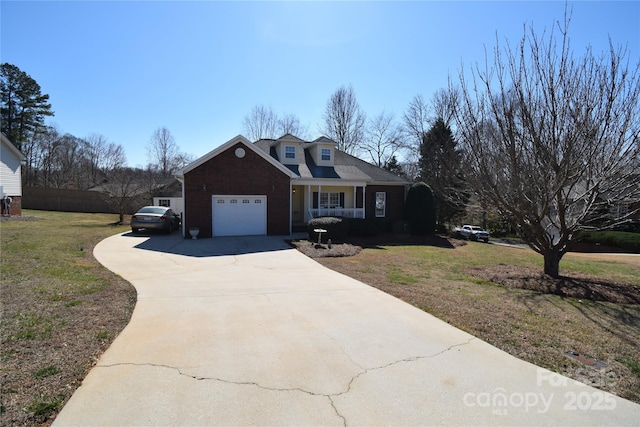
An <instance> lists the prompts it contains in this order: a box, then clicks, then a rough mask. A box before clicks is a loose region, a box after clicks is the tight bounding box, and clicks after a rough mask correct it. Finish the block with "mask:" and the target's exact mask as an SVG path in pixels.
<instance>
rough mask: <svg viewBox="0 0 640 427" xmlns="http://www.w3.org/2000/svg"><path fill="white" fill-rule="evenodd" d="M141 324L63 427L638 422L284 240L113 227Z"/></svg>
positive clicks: (113, 254)
mask: <svg viewBox="0 0 640 427" xmlns="http://www.w3.org/2000/svg"><path fill="white" fill-rule="evenodd" d="M94 253H95V256H96V258H97V259H98V260H99V261H100V262H101V263H102V264H104V265H105V266H106V267H107V268H109V269H110V270H113V271H114V272H116V273H117V274H119V275H121V276H122V277H124V278H125V279H126V280H128V281H129V282H131V283H132V284H133V285H134V286H135V288H136V289H137V291H138V303H137V305H136V308H135V311H134V313H133V316H132V319H131V322H130V323H129V325H128V326H127V327H126V328H125V329H124V331H123V332H122V333H121V334H120V335H119V336H118V337H117V339H116V340H115V342H114V343H113V344H112V346H111V347H110V348H109V349H108V350H107V351H106V352H105V354H104V355H103V356H102V357H101V358H100V360H99V361H98V363H97V365H96V366H95V367H94V368H93V369H92V370H91V372H90V373H89V375H88V376H87V378H86V379H85V380H84V382H83V384H82V386H81V387H80V388H79V389H78V390H77V391H76V392H75V394H74V395H73V397H72V398H71V400H70V401H69V402H68V404H67V405H66V406H65V407H64V408H63V410H62V412H61V413H60V414H59V416H58V417H57V419H56V420H55V422H54V425H57V426H64V425H83V426H89V425H96V426H97V425H100V426H116V425H117V426H125V425H139V426H143V425H144V426H148V425H154V426H156V425H174V426H177V425H179V426H209V425H226V426H230V425H265V426H267V425H268V426H276V425H295V426H299V425H305V426H306V425H322V426H354V425H366V426H374V425H375V426H379V425H402V426H404V425H436V424H437V425H443V424H445V425H462V424H464V425H478V424H482V425H548V424H563V425H618V426H619V425H635V426H638V425H640V405H637V404H634V403H632V402H629V401H626V400H623V399H619V398H617V397H615V396H612V395H610V394H607V393H604V392H601V391H599V390H597V389H594V388H591V387H587V386H583V385H581V384H579V383H576V382H574V381H572V380H569V379H567V378H565V377H562V376H560V375H557V374H552V373H551V372H549V371H546V370H543V369H540V368H538V367H536V366H534V365H531V364H529V363H526V362H523V361H521V360H519V359H516V358H514V357H511V356H510V355H508V354H506V353H504V352H502V351H500V350H498V349H496V348H494V347H492V346H490V345H488V344H487V343H485V342H483V341H481V340H479V339H477V338H474V337H473V336H471V335H469V334H467V333H465V332H462V331H460V330H458V329H456V328H454V327H452V326H450V325H448V324H447V323H444V322H442V321H440V320H438V319H436V318H434V317H433V316H431V315H429V314H427V313H424V312H423V311H421V310H418V309H416V308H414V307H412V306H410V305H408V304H406V303H404V302H402V301H400V300H398V299H396V298H394V297H391V296H389V295H387V294H385V293H383V292H380V291H378V290H376V289H374V288H372V287H369V286H367V285H365V284H363V283H361V282H358V281H356V280H353V279H351V278H348V277H346V276H343V275H341V274H338V273H336V272H333V271H331V270H328V269H326V268H324V267H322V266H321V265H319V264H317V263H316V262H314V261H313V260H311V259H309V258H307V257H305V256H304V255H302V254H301V253H299V252H298V251H296V250H293V249H290V248H288V246H287V245H286V244H285V243H284V242H283V239H282V238H274V237H248V238H216V239H201V240H184V239H182V238H181V237H179V236H177V235H176V236H150V237H144V236H132V235H130V234H123V235H116V236H113V237H110V238H108V239H106V240H104V241H102V242H101V243H100V244H99V245H98V246H96V248H95V251H94Z"/></svg>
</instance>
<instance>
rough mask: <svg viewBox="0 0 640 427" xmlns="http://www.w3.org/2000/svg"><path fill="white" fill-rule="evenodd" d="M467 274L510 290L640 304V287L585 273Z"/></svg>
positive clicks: (505, 268)
mask: <svg viewBox="0 0 640 427" xmlns="http://www.w3.org/2000/svg"><path fill="white" fill-rule="evenodd" d="M465 273H467V274H469V275H470V276H473V277H477V278H479V279H482V280H487V281H490V282H493V283H497V284H499V285H503V286H507V287H510V288H517V289H528V290H532V291H536V292H541V293H547V294H554V295H560V296H562V297H568V298H576V299H586V300H592V301H605V302H613V303H616V304H640V286H634V285H630V284H626V283H619V282H615V281H613V280H606V279H600V278H596V277H592V276H588V275H584V274H575V273H572V274H571V275H564V276H561V277H559V278H557V279H554V278H552V277H550V276H547V275H545V274H542V273H540V269H539V268H532V267H522V266H513V265H505V264H499V265H489V266H483V267H469V268H467V269H466V271H465Z"/></svg>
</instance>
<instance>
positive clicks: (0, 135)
mask: <svg viewBox="0 0 640 427" xmlns="http://www.w3.org/2000/svg"><path fill="white" fill-rule="evenodd" d="M0 139H2V142H4V143H5V144H7V146H8V147H9V150H11V151H12V152H13V154H15V155H16V156H18V158H19V159H20V160H27V158H26V157H25V155H24V154H22V151H20V150H18V147H16V146H15V145H13V142H11V141H9V138H7V137H6V136H5V134H4V133H0Z"/></svg>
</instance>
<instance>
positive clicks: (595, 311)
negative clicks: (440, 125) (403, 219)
mask: <svg viewBox="0 0 640 427" xmlns="http://www.w3.org/2000/svg"><path fill="white" fill-rule="evenodd" d="M294 244H296V245H297V246H301V247H302V248H306V249H308V248H311V247H312V246H310V245H309V243H308V242H304V243H303V242H298V243H296V242H294ZM364 247H365V248H364V249H363V250H362V251H360V252H359V253H357V255H354V256H350V257H321V258H317V259H316V260H317V261H318V262H320V263H321V264H323V265H325V266H327V267H329V268H331V269H334V270H336V271H339V272H341V273H343V274H346V275H349V276H351V277H354V278H356V279H358V280H361V281H363V282H364V283H367V284H369V285H371V286H374V287H376V288H378V289H381V290H382V291H384V292H387V293H389V294H391V295H394V296H396V297H398V298H400V299H402V300H404V301H406V302H408V303H410V304H412V305H414V306H416V307H419V308H420V309H422V310H424V311H427V312H429V313H431V314H433V315H434V316H436V317H438V318H440V319H442V320H444V321H446V322H448V323H450V324H452V325H454V326H456V327H458V328H460V329H462V330H465V331H467V332H469V333H471V334H473V335H475V336H477V337H479V338H481V339H483V340H485V341H487V342H489V343H490V344H492V345H494V346H496V347H498V348H500V349H502V350H504V351H506V352H508V353H510V354H512V355H514V356H516V357H519V358H521V359H524V360H526V361H529V362H531V363H534V364H536V365H539V366H542V367H545V368H548V369H550V370H553V371H556V372H559V373H561V374H563V375H566V376H568V377H571V378H573V379H576V380H578V381H581V382H583V383H586V384H590V385H593V386H595V387H597V388H600V389H602V390H606V391H609V392H611V393H613V394H616V395H618V396H621V397H624V398H626V399H629V400H632V401H634V402H638V403H640V356H639V355H640V257H638V256H630V255H602V254H573V253H572V254H568V255H566V256H565V258H564V259H563V261H562V263H561V273H562V274H563V275H564V277H563V280H561V281H549V280H547V279H546V278H545V277H546V276H545V277H543V275H542V274H541V272H542V258H541V257H540V256H539V255H537V254H535V253H534V252H533V251H531V250H529V249H516V248H511V247H504V246H498V245H490V244H489V245H487V244H484V243H475V242H472V243H468V244H464V243H461V242H460V241H455V240H447V239H435V241H434V239H431V241H426V242H424V244H420V243H419V242H409V243H407V242H405V243H398V244H391V243H390V244H383V243H378V244H367V245H364ZM322 250H324V251H326V249H321V250H320V251H316V255H320V254H321V252H322ZM340 251H342V252H348V250H347V249H346V248H344V247H342V248H340ZM307 252H309V251H308V250H307ZM353 252H354V253H355V252H358V251H357V250H355V251H353ZM309 255H311V256H313V255H314V254H313V252H311V253H309ZM590 298H591V299H590ZM610 301H613V302H610ZM576 355H579V356H580V357H577V358H578V359H581V360H582V361H583V362H587V363H583V362H581V361H578V360H576ZM571 356H573V357H571ZM595 360H597V361H598V362H601V363H604V365H605V366H604V367H603V368H601V369H600V368H599V367H600V365H597V366H596V368H598V369H596V368H594V367H592V366H590V365H591V364H592V363H593V362H594V361H595Z"/></svg>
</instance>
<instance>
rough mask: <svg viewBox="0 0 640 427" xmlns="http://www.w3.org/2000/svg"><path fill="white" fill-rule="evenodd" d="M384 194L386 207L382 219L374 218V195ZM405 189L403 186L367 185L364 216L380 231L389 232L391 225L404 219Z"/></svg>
mask: <svg viewBox="0 0 640 427" xmlns="http://www.w3.org/2000/svg"><path fill="white" fill-rule="evenodd" d="M377 192H385V193H387V195H386V200H387V206H386V211H385V217H384V218H376V193H377ZM404 200H405V187H404V186H403V185H368V186H367V188H366V194H365V203H366V205H367V206H366V209H365V215H366V217H367V218H370V219H372V220H373V221H375V222H376V223H377V224H378V227H379V228H380V230H382V231H391V227H392V226H393V223H394V222H396V221H400V220H403V219H404Z"/></svg>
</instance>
